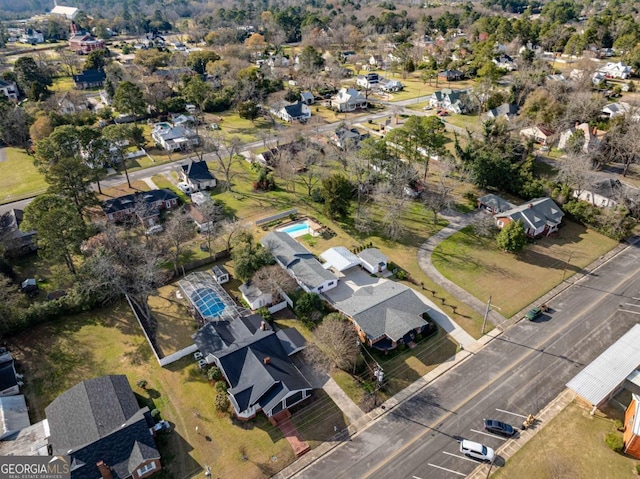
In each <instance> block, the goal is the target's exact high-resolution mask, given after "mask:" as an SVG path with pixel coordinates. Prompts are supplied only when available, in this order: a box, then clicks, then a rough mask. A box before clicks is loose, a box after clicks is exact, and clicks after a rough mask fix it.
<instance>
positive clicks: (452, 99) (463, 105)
mask: <svg viewBox="0 0 640 479" xmlns="http://www.w3.org/2000/svg"><path fill="white" fill-rule="evenodd" d="M429 105H430V106H432V107H434V108H441V109H443V110H447V111H449V112H451V113H457V114H461V113H466V112H467V111H468V110H469V107H468V95H467V91H466V90H451V89H449V88H443V89H442V90H438V91H435V92H433V93H432V94H431V97H430V98H429Z"/></svg>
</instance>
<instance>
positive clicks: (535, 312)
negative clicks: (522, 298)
mask: <svg viewBox="0 0 640 479" xmlns="http://www.w3.org/2000/svg"><path fill="white" fill-rule="evenodd" d="M541 314H542V308H533V309H531V310H529V312H528V313H527V314H526V315H525V318H527V319H528V320H529V321H533V320H534V319H536V318H537V317H538V316H540V315H541Z"/></svg>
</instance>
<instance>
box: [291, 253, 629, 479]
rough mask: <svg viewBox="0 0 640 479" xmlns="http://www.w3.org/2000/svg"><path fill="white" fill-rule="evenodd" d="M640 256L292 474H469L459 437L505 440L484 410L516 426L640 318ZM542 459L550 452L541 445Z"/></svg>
mask: <svg viewBox="0 0 640 479" xmlns="http://www.w3.org/2000/svg"><path fill="white" fill-rule="evenodd" d="M639 260H640V249H639V248H638V247H636V246H631V247H629V248H627V249H626V250H624V251H623V252H622V253H620V254H619V255H617V256H616V257H614V258H613V259H612V260H610V261H609V262H607V263H605V264H604V265H603V266H601V267H600V268H598V269H596V270H595V271H594V272H593V273H592V274H590V275H588V276H586V277H584V278H582V279H581V280H579V281H578V282H577V283H576V284H575V285H574V286H572V287H571V288H569V289H568V290H566V291H565V292H564V293H562V294H561V295H559V296H558V297H556V298H555V299H554V300H552V301H551V302H549V303H548V304H549V306H550V307H551V312H550V313H549V314H545V315H543V316H542V317H541V318H538V319H537V320H536V321H534V322H529V321H526V320H524V321H520V322H519V323H517V324H516V325H515V326H513V327H511V328H510V329H508V330H507V331H506V332H505V333H504V334H502V335H501V336H499V337H498V338H496V339H495V340H493V341H492V342H490V343H489V344H488V345H487V346H486V347H485V348H483V349H482V350H480V351H479V352H478V353H477V354H475V355H474V356H472V357H470V358H469V359H467V360H466V361H465V362H462V363H461V364H460V365H458V366H457V367H455V368H453V369H452V370H450V371H449V372H447V373H446V374H444V375H443V376H442V377H440V378H439V379H437V380H436V381H435V382H433V383H432V384H430V385H429V386H427V387H426V388H424V389H423V390H421V391H420V392H419V393H417V394H416V395H415V396H413V397H412V398H410V399H409V400H407V401H406V402H404V403H402V404H401V405H399V406H396V407H395V408H394V409H393V410H391V411H389V412H388V413H387V414H386V415H384V416H382V417H381V418H380V419H378V420H377V421H376V422H374V423H372V425H371V426H369V427H368V428H366V429H364V430H363V431H362V432H359V433H358V434H356V435H355V436H354V437H353V438H352V440H350V441H348V442H345V443H343V444H342V445H340V446H338V447H337V448H336V449H334V450H333V451H332V452H330V453H329V454H327V455H325V456H323V457H322V458H320V459H319V460H318V461H316V462H315V463H313V464H312V465H310V466H309V467H308V468H306V469H305V470H303V471H301V472H300V473H299V474H298V475H296V476H294V477H297V478H319V477H331V478H390V477H393V478H408V479H426V478H429V479H440V478H442V479H445V478H453V477H465V476H467V475H468V474H470V473H471V472H472V471H473V469H474V468H475V467H476V466H477V463H476V462H475V461H473V460H471V459H469V458H466V457H464V456H462V455H461V454H460V453H459V451H458V447H459V443H458V440H459V439H460V438H466V439H471V440H474V441H477V442H481V443H484V444H485V445H487V446H489V447H492V448H494V449H496V448H498V447H499V446H500V445H501V444H502V443H503V442H504V440H503V439H501V438H497V437H494V436H492V435H488V434H486V433H484V431H482V419H483V418H492V419H499V420H502V421H504V422H508V423H511V424H512V425H514V426H520V425H521V424H522V421H523V419H524V417H526V415H527V414H530V413H532V414H536V413H538V412H539V411H540V410H541V409H542V408H543V407H544V406H545V405H546V404H547V403H548V402H550V401H551V400H552V399H553V398H554V397H555V396H556V395H558V394H559V393H560V392H561V391H562V390H563V389H564V387H565V384H566V382H568V381H569V380H570V379H571V378H572V377H573V376H574V375H575V374H577V373H578V372H579V371H580V370H581V369H582V368H584V367H585V366H586V365H587V364H588V363H589V362H590V361H592V360H593V359H594V358H595V357H597V356H598V355H599V354H600V353H601V352H602V351H604V350H605V349H606V348H607V347H608V346H609V345H611V344H612V343H613V342H614V341H615V340H617V339H618V338H619V337H620V336H622V335H623V334H624V333H625V332H626V331H627V330H628V329H629V328H630V327H631V326H633V325H634V324H636V323H637V322H638V321H639V319H640V316H639V314H640V271H639V270H638V268H637V266H636V265H637V264H638V261H639ZM532 280H534V278H532ZM516 440H517V439H516ZM540 460H542V461H544V460H549V461H551V460H552V459H551V458H550V457H548V456H547V451H540ZM503 463H504V461H503V460H501V458H500V457H498V458H497V460H496V466H497V467H499V466H500V465H502V464H503Z"/></svg>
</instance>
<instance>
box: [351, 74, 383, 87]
mask: <svg viewBox="0 0 640 479" xmlns="http://www.w3.org/2000/svg"><path fill="white" fill-rule="evenodd" d="M379 83H380V77H379V76H378V74H377V73H367V74H366V75H358V77H357V78H356V85H358V86H360V87H362V88H368V89H371V88H375V87H377V86H378V84H379Z"/></svg>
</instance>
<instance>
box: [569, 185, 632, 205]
mask: <svg viewBox="0 0 640 479" xmlns="http://www.w3.org/2000/svg"><path fill="white" fill-rule="evenodd" d="M626 188H627V187H626V186H625V185H623V184H622V183H621V182H620V180H615V179H613V178H606V179H604V180H602V181H599V182H597V183H594V184H593V185H592V186H590V187H587V188H584V189H582V190H574V191H573V197H574V198H578V199H579V200H581V201H586V202H587V203H591V204H592V205H593V206H598V207H599V208H613V207H615V206H618V205H619V204H620V198H621V197H622V196H623V195H624V190H625V189H626Z"/></svg>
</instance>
